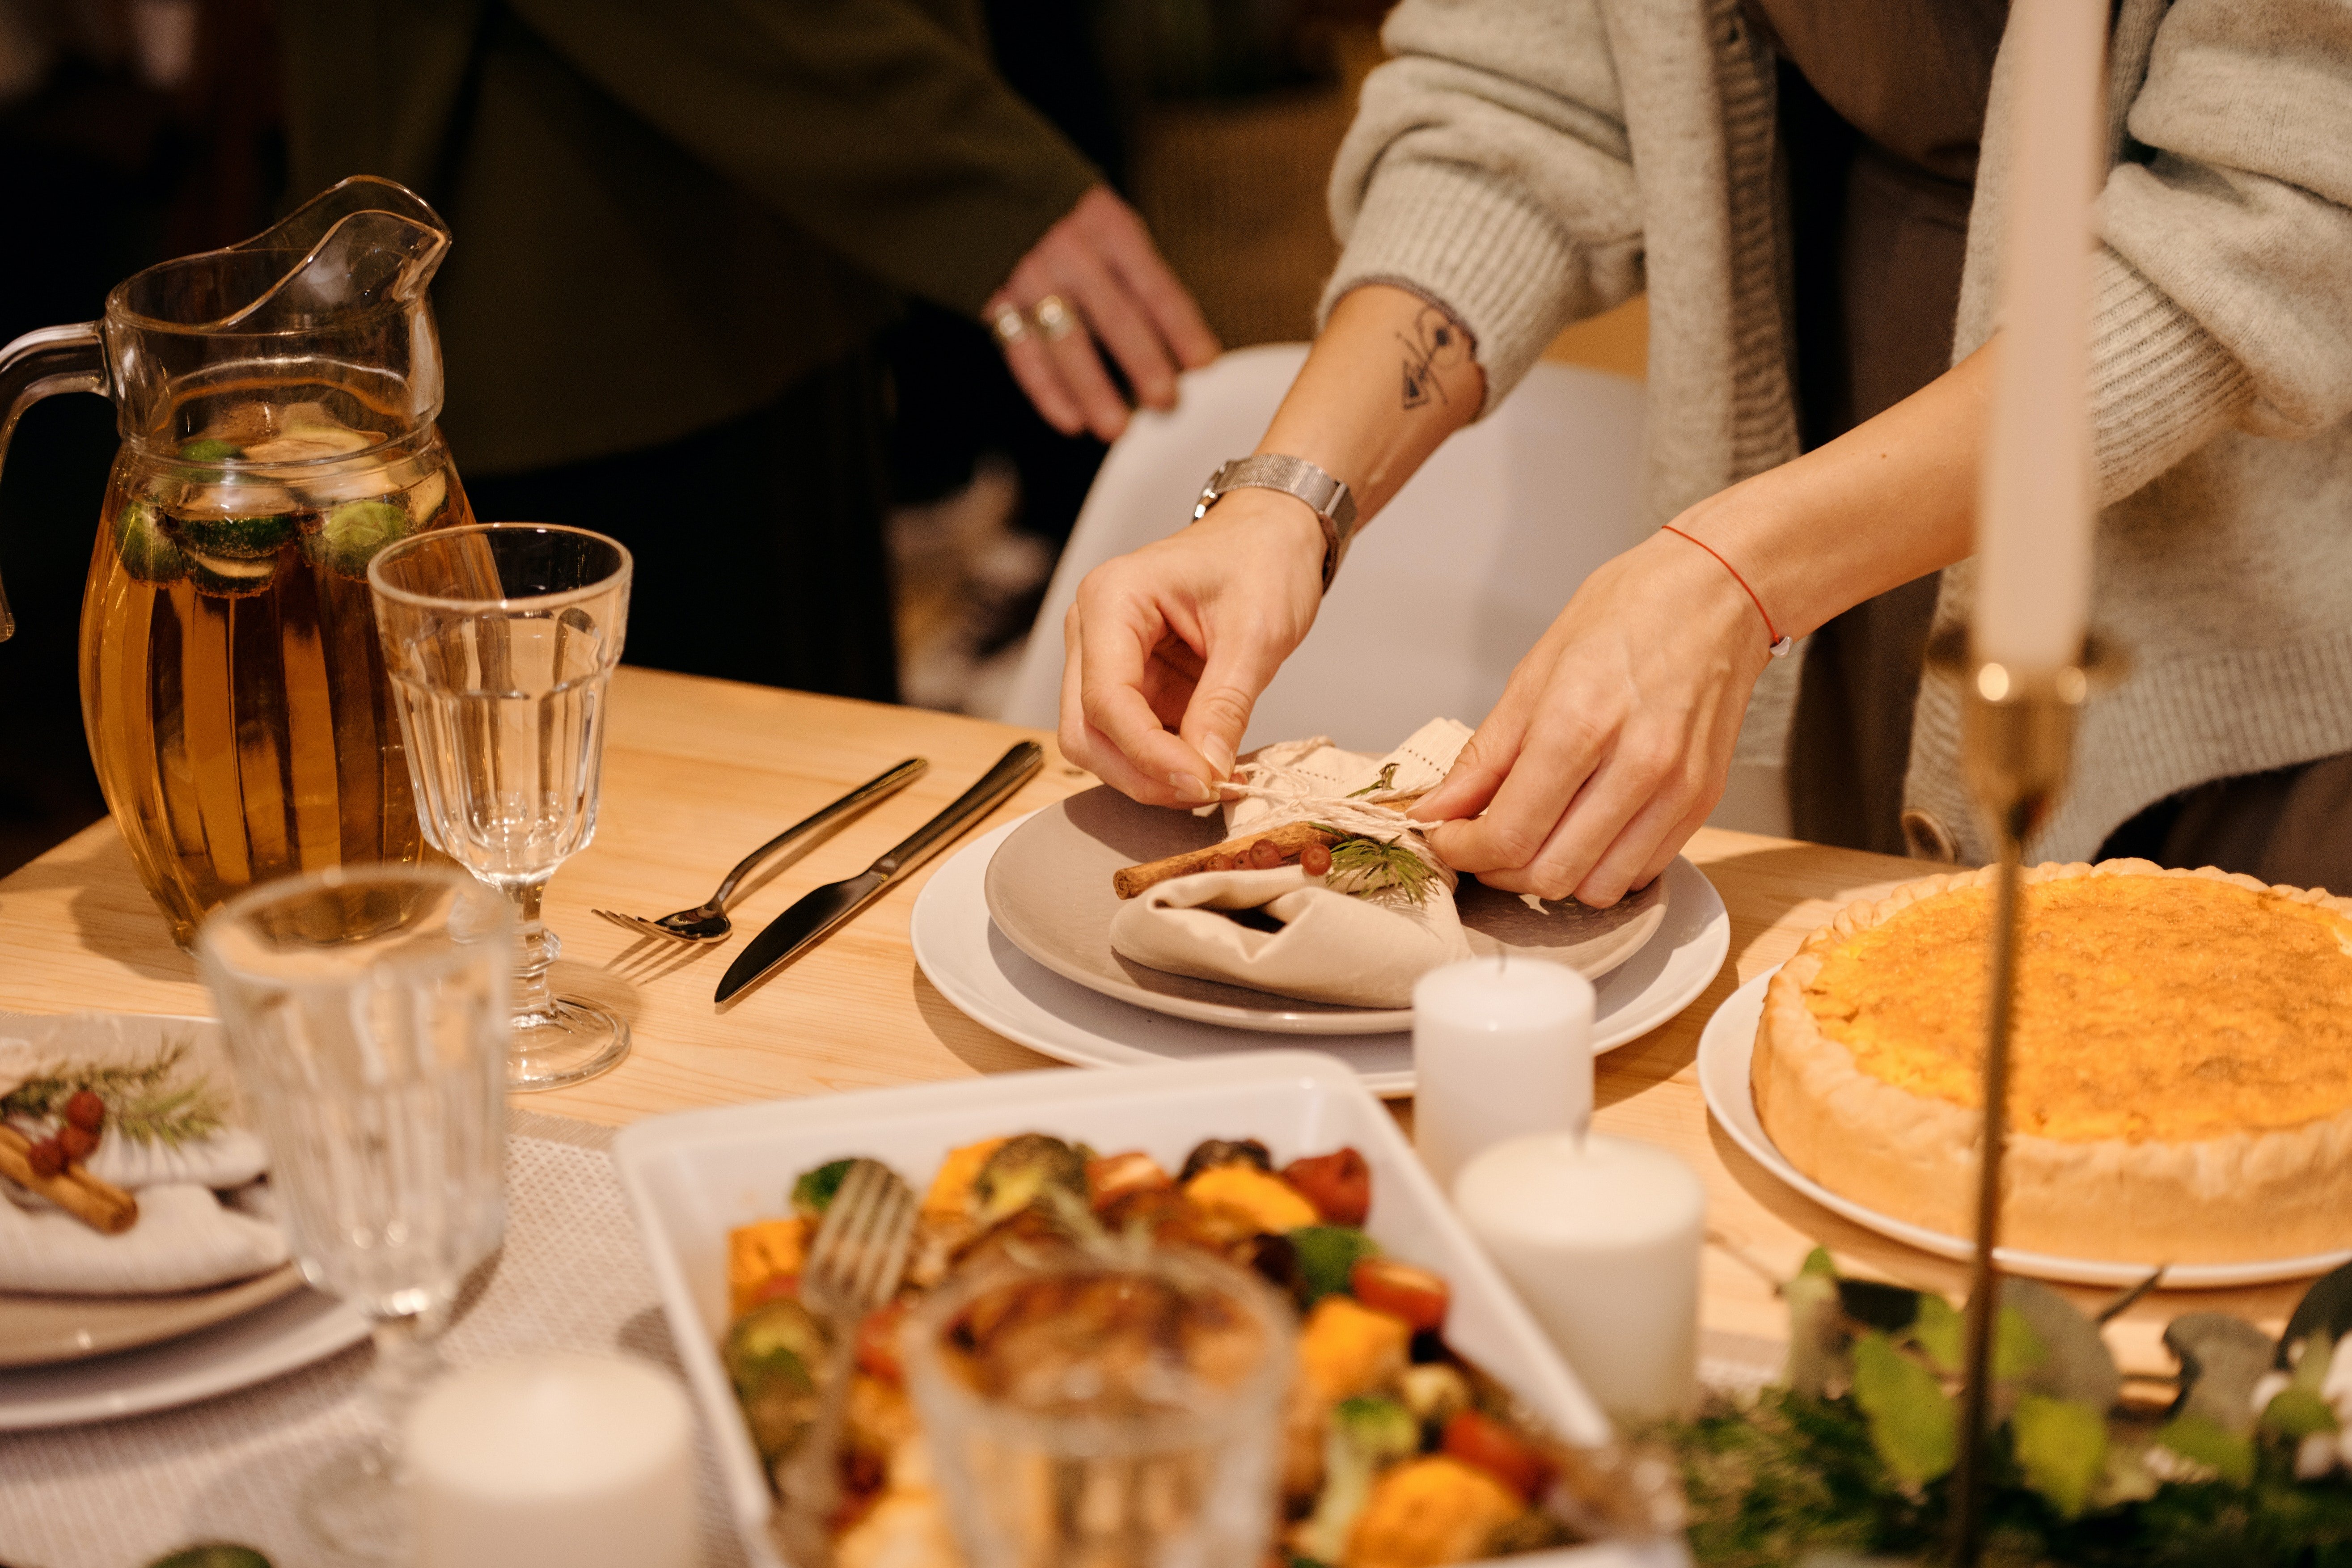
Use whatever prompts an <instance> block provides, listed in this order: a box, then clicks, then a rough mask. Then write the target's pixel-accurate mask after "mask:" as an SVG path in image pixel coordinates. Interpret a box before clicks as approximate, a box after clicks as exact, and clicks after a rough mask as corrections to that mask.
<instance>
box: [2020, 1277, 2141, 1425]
mask: <svg viewBox="0 0 2352 1568" xmlns="http://www.w3.org/2000/svg"><path fill="white" fill-rule="evenodd" d="M2000 1304H2001V1309H2002V1315H2003V1316H2004V1317H2006V1316H2007V1315H2008V1313H2009V1312H2010V1311H2011V1310H2014V1311H2015V1312H2016V1313H2017V1314H2018V1315H2019V1316H2020V1317H2021V1318H2022V1319H2023V1320H2024V1321H2025V1322H2026V1325H2027V1326H2028V1327H2029V1328H2031V1329H2032V1331H2033V1337H2034V1338H2035V1340H2037V1341H2038V1342H2040V1344H2041V1346H2042V1352H2043V1353H2042V1355H2040V1356H2039V1357H2036V1358H2034V1359H2033V1360H2032V1361H2031V1362H2030V1363H2016V1365H2015V1369H2014V1370H2013V1371H2003V1372H2002V1373H2000V1375H2001V1376H2003V1377H2006V1378H2013V1379H2014V1380H2015V1381H2016V1382H2017V1384H2018V1385H2019V1386H2020V1387H2021V1388H2022V1389H2025V1390H2027V1391H2029V1392H2032V1393H2034V1394H2049V1395H2050V1396H2051V1397H2052V1398H2053V1399H2076V1400H2080V1401H2082V1402H2083V1403H2084V1404H2085V1405H2089V1406H2090V1407H2091V1408H2092V1409H2094V1410H2105V1409H2106V1408H2107V1407H2108V1406H2109V1405H2113V1404H2114V1403H2115V1402H2116V1392H2117V1391H2118V1390H2119V1389H2121V1388H2122V1387H2123V1381H2124V1380H2123V1373H2120V1372H2118V1371H2116V1357H2115V1352H2113V1351H2110V1350H2109V1349H2107V1342H2106V1341H2105V1340H2104V1339H2102V1338H2100V1337H2099V1330H2098V1325H2097V1324H2095V1323H2094V1322H2092V1321H2091V1320H2090V1319H2088V1318H2086V1317H2084V1315H2083V1314H2082V1313H2081V1312H2079V1311H2077V1310H2075V1309H2074V1303H2073V1302H2072V1301H2069V1300H2066V1298H2065V1297H2063V1296H2061V1295H2060V1294H2058V1292H2057V1291H2055V1290H2053V1289H2050V1287H2049V1286H2047V1285H2043V1284H2040V1283H2038V1282H2036V1281H2034V1280H2032V1279H2003V1280H2002V1281H2001V1282H2000ZM1996 1359H1998V1358H1996Z"/></svg>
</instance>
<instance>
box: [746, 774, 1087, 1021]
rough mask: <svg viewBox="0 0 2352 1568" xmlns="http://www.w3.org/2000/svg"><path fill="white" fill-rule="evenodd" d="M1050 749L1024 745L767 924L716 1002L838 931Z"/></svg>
mask: <svg viewBox="0 0 2352 1568" xmlns="http://www.w3.org/2000/svg"><path fill="white" fill-rule="evenodd" d="M1043 766H1045V748H1043V747H1042V746H1040V745H1038V744H1037V742H1034V741H1024V742H1021V743H1020V744H1019V745H1017V746H1015V747H1013V749H1012V750H1011V751H1009V752H1005V753H1004V755H1003V756H1002V757H1000V758H998V759H997V762H996V765H995V766H994V767H992V768H991V769H989V770H988V772H987V773H985V774H983V775H982V778H981V781H980V782H979V783H978V784H974V785H972V786H971V788H970V789H968V790H966V791H964V792H963V794H961V795H958V796H957V797H956V798H955V803H954V804H953V805H950V806H949V807H948V808H947V809H946V810H945V811H942V812H940V814H939V815H938V816H934V817H933V818H931V819H930V820H929V822H926V823H925V824H923V825H922V826H920V827H918V828H917V829H915V831H914V832H912V833H910V834H908V836H907V838H906V840H905V842H903V843H901V844H899V845H898V846H897V847H894V848H892V849H891V850H890V851H889V852H888V853H887V854H885V855H884V856H883V857H882V858H880V859H879V860H877V861H875V862H874V864H873V865H871V866H868V867H867V868H866V869H865V870H863V871H861V872H859V873H858V874H857V875H856V876H855V877H852V878H850V879H848V880H847V881H845V882H834V883H830V884H828V885H827V886H825V887H822V888H819V889H816V891H814V892H813V893H806V894H803V896H802V897H801V900H800V901H799V902H797V903H795V904H794V905H793V907H792V908H791V909H788V910H785V911H784V912H783V913H782V914H780V915H778V916H777V917H776V918H775V919H774V920H772V921H769V922H768V926H767V929H766V930H765V931H761V933H760V934H759V935H758V936H755V937H753V938H752V939H751V944H750V945H749V946H747V947H746V948H744V949H743V951H742V952H740V953H738V954H737V955H736V958H735V962H734V963H730V964H729V965H728V966H727V973H726V975H725V977H724V978H722V979H721V980H720V981H719V991H718V994H716V995H714V996H713V997H712V998H711V1000H712V1001H713V1002H715V1003H717V1002H726V1001H729V1000H730V999H731V998H732V997H733V996H734V995H735V994H736V993H737V992H739V991H741V990H742V989H743V988H744V987H745V986H747V985H750V984H751V983H752V982H754V981H756V980H759V979H761V978H762V977H763V976H765V975H766V974H767V973H768V972H769V971H770V970H772V969H773V968H775V967H776V966H777V965H778V964H780V963H783V962H784V961H785V960H786V959H789V958H791V957H793V955H794V954H796V953H798V952H801V951H802V950H803V949H804V948H808V947H813V946H814V945H815V944H816V943H818V942H823V941H824V939H825V938H826V937H827V936H830V935H831V934H832V933H833V931H834V928H835V927H836V926H839V925H840V924H841V923H842V922H843V921H846V920H848V919H849V918H850V917H851V916H852V915H854V914H856V912H857V911H858V910H862V909H864V908H865V907H866V905H868V904H870V903H872V902H873V901H874V900H876V899H877V898H879V897H880V896H881V895H882V892H883V890H884V889H887V888H888V887H889V886H890V884H891V883H893V882H895V881H897V880H898V879H899V878H900V877H902V876H904V875H906V874H907V873H908V871H911V870H913V869H914V868H916V867H917V866H919V865H920V864H921V863H922V862H923V860H924V858H926V857H927V856H929V853H930V852H931V851H932V850H934V849H937V848H938V847H940V846H941V845H943V844H945V843H947V842H948V841H949V840H950V839H952V838H954V837H956V836H957V835H958V834H960V833H961V832H962V831H963V830H964V829H965V828H967V827H969V826H971V825H972V824H973V823H975V822H978V821H979V820H980V819H981V818H982V817H983V816H987V815H988V814H989V813H990V812H992V811H993V810H995V809H996V808H997V807H998V806H999V805H1003V803H1004V802H1005V800H1006V799H1007V798H1009V797H1010V796H1011V795H1013V792H1014V791H1015V790H1017V789H1019V788H1020V787H1021V786H1022V785H1023V784H1027V783H1028V782H1029V780H1030V777H1031V776H1032V775H1033V774H1034V773H1036V771H1037V770H1038V769H1039V768H1041V767H1043Z"/></svg>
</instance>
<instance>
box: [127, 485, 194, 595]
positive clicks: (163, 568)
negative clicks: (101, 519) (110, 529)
mask: <svg viewBox="0 0 2352 1568" xmlns="http://www.w3.org/2000/svg"><path fill="white" fill-rule="evenodd" d="M114 553H115V555H116V556H117V557H118V558H120V559H121V562H122V569H123V570H124V571H125V572H128V573H130V574H131V575H132V576H133V577H136V578H138V579H139V580H140V581H141V582H142V583H176V582H178V581H179V580H180V579H181V578H183V577H184V576H186V575H187V574H188V557H187V555H186V554H185V552H183V551H182V550H181V549H180V547H179V546H178V545H176V544H174V543H173V542H172V538H171V535H169V534H167V533H165V532H164V531H163V526H162V524H161V523H160V522H159V521H157V518H156V514H155V509H154V508H153V507H152V506H151V505H149V504H148V503H147V502H146V501H143V500H133V501H126V502H125V503H123V507H122V510H121V511H119V512H116V513H115V514H114Z"/></svg>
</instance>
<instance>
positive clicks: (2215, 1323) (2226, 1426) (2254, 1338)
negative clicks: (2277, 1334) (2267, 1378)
mask: <svg viewBox="0 0 2352 1568" xmlns="http://www.w3.org/2000/svg"><path fill="white" fill-rule="evenodd" d="M2164 1348H2165V1349H2167V1350H2168V1351H2170V1352H2172V1353H2173V1354H2174V1355H2175V1356H2177V1357H2179V1360H2180V1397H2179V1398H2178V1399H2176V1400H2174V1401H2173V1402H2172V1409H2171V1412H2170V1414H2172V1415H2176V1416H2178V1415H2199V1416H2202V1417H2204V1418H2205V1419H2206V1420H2208V1421H2210V1422H2212V1423H2213V1424H2214V1425H2215V1426H2219V1427H2221V1429H2222V1430H2223V1431H2225V1432H2234V1433H2236V1434H2238V1435H2239V1436H2244V1435H2245V1434H2247V1433H2249V1432H2252V1430H2253V1429H2254V1416H2255V1414H2256V1412H2255V1410H2254V1384H2256V1383H2258V1382H2260V1381H2261V1380H2262V1378H2263V1374H2264V1373H2267V1372H2269V1371H2270V1370H2271V1360H2272V1357H2273V1355H2274V1354H2275V1353H2276V1351H2277V1347H2276V1346H2275V1345H2273V1344H2272V1343H2271V1337H2270V1336H2269V1335H2268V1334H2266V1333H2264V1332H2263V1331H2261V1330H2260V1329H2257V1328H2255V1327H2254V1326H2253V1325H2252V1323H2249V1322H2246V1321H2244V1320H2243V1319H2240V1318H2232V1317H2230V1316H2229V1315H2227V1314H2226V1313H2222V1312H2188V1313H2184V1314H2183V1315H2181V1316H2180V1317H2178V1318H2175V1319H2173V1320H2172V1321H2171V1322H2169V1323H2168V1324H2166V1325H2165V1330H2164Z"/></svg>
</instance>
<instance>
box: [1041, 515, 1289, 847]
mask: <svg viewBox="0 0 2352 1568" xmlns="http://www.w3.org/2000/svg"><path fill="white" fill-rule="evenodd" d="M1322 596H1323V528H1322V524H1321V523H1319V522H1318V521H1316V517H1315V514H1314V512H1313V511H1312V510H1309V509H1308V507H1307V503H1306V502H1304V501H1302V500H1298V499H1297V498H1296V497H1293V496H1288V495H1284V494H1282V493H1280V492H1278V491H1275V490H1266V489H1238V490H1234V491H1233V492H1232V493H1231V494H1229V495H1227V496H1226V497H1225V498H1224V499H1223V500H1220V501H1219V502H1218V503H1217V504H1216V506H1215V507H1214V508H1213V510H1211V511H1210V513H1209V515H1208V516H1207V517H1205V518H1203V519H1202V520H1201V521H1199V522H1196V523H1194V524H1193V525H1192V527H1190V528H1187V529H1185V530H1183V531H1181V532H1178V533H1173V534H1171V535H1170V536H1169V537H1167V538H1166V539H1162V540H1160V541H1158V542H1155V543H1151V544H1147V545H1145V546H1144V547H1143V548H1142V549H1140V550H1139V551H1137V552H1135V553H1133V554H1132V555H1122V556H1119V557H1118V559H1116V560H1113V561H1107V562H1105V563H1103V564H1102V565H1100V566H1097V567H1096V568H1095V569H1094V570H1093V571H1092V572H1090V573H1088V574H1087V577H1086V580H1085V581H1084V582H1082V583H1080V584H1078V596H1077V602H1076V604H1074V605H1071V606H1070V613H1069V616H1068V617H1067V618H1066V620H1065V621H1064V622H1063V626H1062V637H1063V642H1064V647H1065V658H1064V662H1063V665H1062V724H1061V743H1062V754H1063V756H1065V757H1066V758H1067V759H1069V760H1070V761H1071V762H1073V763H1076V764H1077V765H1078V766H1079V767H1082V768H1085V769H1087V771H1088V772H1090V773H1094V774H1096V775H1097V777H1099V778H1100V779H1101V780H1102V781H1103V782H1104V783H1105V784H1111V785H1113V786H1115V787H1116V788H1118V789H1119V790H1122V791H1124V792H1125V793H1126V794H1128V795H1132V796H1133V797H1134V798H1135V799H1137V800H1139V801H1142V802H1144V803H1145V804H1147V805H1201V804H1202V803H1204V802H1207V801H1210V800H1213V799H1215V798H1216V792H1215V791H1214V790H1213V789H1212V788H1211V787H1210V784H1211V783H1212V782H1213V781H1215V780H1220V779H1223V778H1224V777H1225V776H1226V775H1227V774H1228V773H1231V772H1232V771H1233V765H1234V756H1235V754H1236V753H1237V752H1239V750H1240V748H1241V742H1242V734H1243V731H1245V730H1247V729H1248V728H1249V718H1250V710H1251V708H1252V707H1254V706H1255V703H1256V701H1257V697H1258V693H1259V692H1261V691H1263V690H1265V687H1266V683H1267V682H1268V681H1270V680H1272V679H1274V672H1275V671H1276V670H1277V669H1279V668H1281V667H1282V661H1283V660H1284V659H1285V658H1288V657H1289V655H1290V651H1291V649H1293V648H1295V647H1297V646H1298V644H1299V641H1300V639H1301V638H1303V637H1306V636H1307V628H1308V627H1309V626H1313V625H1314V624H1315V612H1316V610H1317V608H1318V606H1319V605H1321V603H1322ZM1171 731H1172V732H1171Z"/></svg>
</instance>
